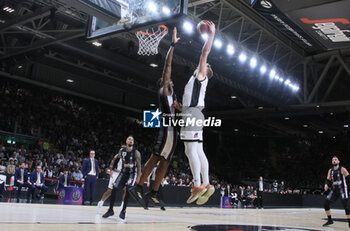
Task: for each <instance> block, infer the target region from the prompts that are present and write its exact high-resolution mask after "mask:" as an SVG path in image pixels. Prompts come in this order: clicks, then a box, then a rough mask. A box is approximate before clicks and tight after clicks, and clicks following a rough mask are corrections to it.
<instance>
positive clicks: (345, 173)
mask: <svg viewBox="0 0 350 231" xmlns="http://www.w3.org/2000/svg"><path fill="white" fill-rule="evenodd" d="M341 173H342V174H343V175H344V176H345V177H347V176H349V172H348V170H346V168H344V167H342V168H341Z"/></svg>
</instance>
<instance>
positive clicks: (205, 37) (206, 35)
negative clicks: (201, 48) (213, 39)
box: [201, 33, 209, 40]
mask: <svg viewBox="0 0 350 231" xmlns="http://www.w3.org/2000/svg"><path fill="white" fill-rule="evenodd" d="M201 37H202V39H204V40H207V39H208V37H209V35H208V34H207V33H205V34H202V35H201Z"/></svg>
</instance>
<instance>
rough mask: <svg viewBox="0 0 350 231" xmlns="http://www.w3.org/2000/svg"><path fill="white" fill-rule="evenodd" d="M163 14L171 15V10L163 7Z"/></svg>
mask: <svg viewBox="0 0 350 231" xmlns="http://www.w3.org/2000/svg"><path fill="white" fill-rule="evenodd" d="M162 10H163V13H164V14H166V15H170V9H169V8H168V7H166V6H163V9H162Z"/></svg>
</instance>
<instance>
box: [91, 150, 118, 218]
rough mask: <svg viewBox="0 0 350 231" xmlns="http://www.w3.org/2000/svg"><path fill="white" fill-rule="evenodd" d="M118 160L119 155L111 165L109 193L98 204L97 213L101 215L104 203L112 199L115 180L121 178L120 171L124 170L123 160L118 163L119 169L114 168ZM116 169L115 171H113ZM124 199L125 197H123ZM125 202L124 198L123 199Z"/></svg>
mask: <svg viewBox="0 0 350 231" xmlns="http://www.w3.org/2000/svg"><path fill="white" fill-rule="evenodd" d="M117 159H118V154H117V155H115V156H114V157H113V159H112V161H111V164H110V166H109V169H110V172H109V174H110V177H109V183H108V188H107V191H106V192H105V193H104V194H103V195H102V198H101V200H100V201H99V202H98V203H97V208H96V213H98V214H100V213H101V208H102V206H103V203H104V202H105V201H106V200H107V199H108V198H109V197H110V195H111V194H112V190H113V185H114V182H115V180H116V179H117V177H118V176H119V173H120V170H121V169H122V162H121V159H120V160H119V162H118V165H117V168H114V163H115V161H116V160H117ZM113 168H114V169H113ZM123 197H125V196H124V195H123ZM123 200H124V198H123Z"/></svg>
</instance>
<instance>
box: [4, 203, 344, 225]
mask: <svg viewBox="0 0 350 231" xmlns="http://www.w3.org/2000/svg"><path fill="white" fill-rule="evenodd" d="M106 210H107V207H103V209H102V213H104V212H106ZM118 210H119V208H118V207H116V208H115V210H114V211H115V213H116V214H115V215H114V216H113V217H110V218H107V219H104V218H102V217H101V215H96V207H91V206H70V205H48V204H16V203H0V230H1V231H5V230H6V231H13V230H26V231H34V230H35V231H59V230H64V231H71V230H72V231H73V230H74V231H77V230H83V231H100V230H101V231H109V230H111V231H112V230H113V231H115V230H121V231H124V230H128V231H134V230H142V231H146V230H147V231H148V230H150V231H158V230H167V231H173V230H190V228H189V227H192V226H195V225H213V224H215V225H218V224H225V225H227V224H240V225H258V226H259V225H265V226H273V227H275V228H273V230H277V229H278V228H277V227H279V226H283V227H290V228H292V227H295V228H306V229H311V230H348V228H347V227H348V224H347V222H345V214H344V211H343V210H332V211H333V217H334V218H338V219H341V220H340V221H336V222H335V223H334V225H332V226H331V227H330V228H323V227H322V224H323V223H324V222H325V220H324V218H325V214H324V211H323V210H322V209H264V210H256V209H219V208H167V210H166V211H161V210H160V209H158V208H150V209H149V210H144V209H142V208H139V207H130V208H128V210H127V217H126V223H120V222H119V218H118V215H119V212H118ZM229 229H230V228H226V229H217V228H215V227H211V228H209V229H206V230H229ZM236 230H237V229H236ZM240 230H266V229H264V228H261V227H260V228H257V229H248V228H247V229H240ZM270 230H271V229H270ZM278 230H300V229H283V228H282V229H278Z"/></svg>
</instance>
